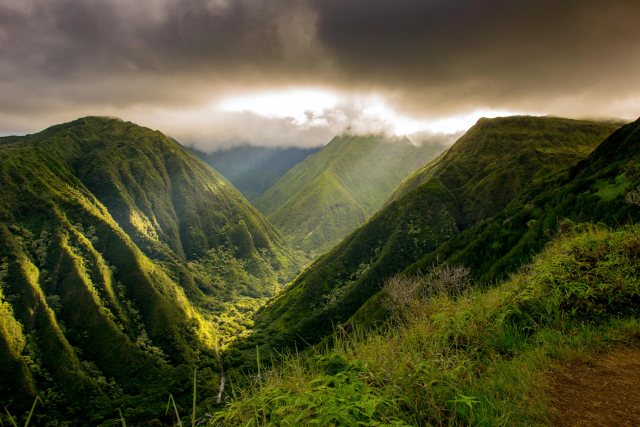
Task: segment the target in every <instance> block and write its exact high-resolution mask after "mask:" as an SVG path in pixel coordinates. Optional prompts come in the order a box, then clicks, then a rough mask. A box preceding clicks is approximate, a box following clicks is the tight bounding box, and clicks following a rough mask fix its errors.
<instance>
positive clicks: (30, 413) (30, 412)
mask: <svg viewBox="0 0 640 427" xmlns="http://www.w3.org/2000/svg"><path fill="white" fill-rule="evenodd" d="M38 400H39V401H40V403H41V404H42V406H44V403H43V402H42V400H41V399H40V396H36V398H35V400H34V401H33V406H32V407H31V411H29V416H28V417H27V422H26V423H25V424H24V427H29V422H31V416H32V415H33V411H34V410H35V409H36V403H38Z"/></svg>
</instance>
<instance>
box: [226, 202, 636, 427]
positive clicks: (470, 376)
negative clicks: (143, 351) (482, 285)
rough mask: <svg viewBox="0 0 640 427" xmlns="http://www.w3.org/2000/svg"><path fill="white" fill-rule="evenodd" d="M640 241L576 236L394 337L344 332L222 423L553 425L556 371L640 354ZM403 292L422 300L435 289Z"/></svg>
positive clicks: (418, 308)
mask: <svg viewBox="0 0 640 427" xmlns="http://www.w3.org/2000/svg"><path fill="white" fill-rule="evenodd" d="M636 209H640V207H638V206H636ZM639 236H640V227H639V226H638V225H628V226H624V227H621V228H619V229H610V228H608V227H604V226H593V225H585V224H583V225H580V226H577V227H573V226H568V227H566V228H565V231H564V233H563V234H562V235H558V237H557V238H556V239H554V240H553V241H551V242H550V243H549V244H548V245H547V246H546V248H545V250H544V251H543V252H542V254H541V255H540V256H537V257H535V259H533V260H532V261H531V263H530V264H528V265H527V269H526V270H523V271H522V272H521V273H519V274H516V275H514V276H512V277H510V278H509V279H508V280H507V281H506V282H504V283H503V284H501V285H500V286H498V287H495V288H492V289H490V290H488V291H481V290H480V289H479V288H478V287H474V286H471V287H466V288H457V289H456V290H455V291H451V292H448V293H446V292H438V293H433V292H432V293H430V295H431V297H430V298H428V299H419V298H416V299H414V300H413V301H412V304H410V305H408V306H407V307H406V310H405V311H404V314H405V316H404V317H402V319H403V320H402V321H400V322H399V323H395V324H393V325H392V326H390V327H387V328H382V329H379V330H377V331H374V332H372V331H367V332H366V333H363V331H362V330H355V331H353V330H352V331H348V332H340V331H339V332H338V333H337V334H336V337H335V338H334V339H333V343H332V346H330V347H329V346H327V347H323V348H315V349H314V351H313V352H311V351H309V352H307V353H306V354H301V355H300V356H298V355H290V356H285V357H282V358H281V359H280V361H279V363H277V364H276V365H275V366H274V367H270V368H269V369H270V370H269V375H268V376H267V375H263V376H262V377H261V378H260V380H259V382H258V383H257V384H256V385H254V387H252V388H249V389H248V390H238V389H236V390H234V394H233V399H230V400H231V401H230V403H229V404H228V406H227V408H226V410H225V411H221V412H219V413H218V414H217V416H218V418H219V419H220V420H224V421H225V425H230V426H258V425H266V426H283V425H318V426H337V425H339V426H343V425H344V426H347V425H375V426H424V427H426V426H438V427H444V426H467V425H472V426H486V427H493V426H514V427H515V426H528V425H552V424H553V418H554V412H553V411H552V405H553V403H554V391H553V378H552V376H551V375H550V374H552V373H553V371H557V370H560V369H562V368H563V367H566V366H567V365H570V364H571V363H572V362H575V361H576V360H579V361H581V362H590V361H593V360H595V359H597V357H598V352H601V351H606V350H611V349H612V348H616V347H621V346H625V345H631V346H633V345H636V346H637V342H638V341H637V339H638V338H637V337H638V334H639V333H640V319H639V317H638V304H639V303H640V298H639V296H638V295H639V294H640V258H639V255H640V252H638V247H640V239H639ZM392 281H393V280H392ZM403 283H404V285H403V286H404V288H406V289H407V290H410V289H416V290H417V291H418V292H417V293H418V294H420V293H423V294H424V293H425V291H427V290H428V289H430V286H432V285H433V282H430V281H429V279H428V277H426V276H425V277H422V278H415V279H411V280H405V281H404V282H403ZM263 369H264V367H263ZM600 379H601V378H600ZM630 391H631V390H629V392H630ZM575 410H581V411H582V410H584V407H579V408H578V407H576V408H575Z"/></svg>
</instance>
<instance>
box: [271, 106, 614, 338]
mask: <svg viewBox="0 0 640 427" xmlns="http://www.w3.org/2000/svg"><path fill="white" fill-rule="evenodd" d="M615 129H616V126H611V125H603V124H600V123H593V122H584V121H575V120H568V119H557V118H544V117H508V118H497V119H481V120H480V121H479V122H478V123H477V124H476V125H475V126H474V127H473V128H471V129H470V130H469V131H468V132H467V134H465V136H463V137H462V138H460V139H459V140H458V142H456V144H454V145H453V146H452V147H451V149H449V150H448V151H447V152H445V153H444V154H443V155H441V156H440V157H439V158H438V159H436V160H434V161H433V162H432V163H431V164H430V165H428V166H426V167H425V168H423V169H421V170H420V171H418V172H416V174H414V175H413V176H412V177H410V178H408V179H407V180H406V181H405V183H403V186H404V188H405V189H407V188H408V187H410V186H411V185H413V184H415V185H416V186H415V188H413V190H409V191H408V192H406V193H405V194H404V195H402V192H403V191H398V192H397V193H396V196H395V197H393V198H392V200H391V201H390V202H389V203H388V205H387V206H386V207H385V208H383V209H382V210H380V211H379V212H378V213H377V214H376V215H374V216H373V217H372V218H371V219H370V220H369V221H367V222H366V223H365V224H364V225H363V226H361V227H360V228H359V229H357V230H356V231H355V232H353V233H352V234H351V235H349V236H348V237H347V238H345V239H344V240H343V241H342V242H341V243H340V244H339V245H338V246H337V247H336V248H334V249H333V250H332V251H331V252H329V253H327V254H325V255H324V256H322V257H321V258H319V259H318V260H317V261H316V262H314V263H313V264H312V265H311V266H310V267H309V268H307V269H306V270H305V271H304V272H303V273H302V274H301V275H300V276H298V278H297V279H296V280H295V282H293V283H292V285H291V286H290V287H288V288H287V289H285V291H284V292H283V293H282V294H281V295H279V296H278V297H277V299H276V300H275V301H273V302H272V303H270V304H269V305H267V306H266V307H265V309H264V310H263V311H262V312H261V314H260V318H261V319H262V320H263V321H264V322H268V323H269V324H270V325H271V327H270V328H271V333H272V334H273V335H274V336H275V337H276V340H275V341H276V343H277V344H278V345H289V343H290V342H291V341H292V340H298V339H299V338H297V336H300V337H302V339H304V340H306V341H307V342H315V341H317V340H318V339H320V338H322V337H323V336H324V335H326V334H328V333H330V332H331V331H332V324H335V323H337V322H344V321H346V320H347V319H348V318H350V317H351V316H352V315H353V314H354V313H355V312H356V311H357V310H358V309H360V307H361V306H362V305H363V304H364V303H365V302H366V301H367V300H368V299H369V298H370V297H371V296H373V295H374V294H376V293H377V292H378V290H379V289H380V286H381V282H382V281H383V280H385V279H386V278H388V277H390V276H392V275H393V274H396V273H397V272H399V271H402V270H403V269H405V268H406V267H408V266H409V265H411V264H412V263H414V262H415V261H417V260H419V259H420V258H422V257H423V256H424V255H425V254H428V253H430V252H432V251H434V250H435V249H436V248H437V247H438V246H440V245H442V244H443V243H445V242H446V241H447V240H449V239H450V238H452V237H453V236H454V235H456V234H458V233H459V232H460V231H462V230H464V229H465V228H469V227H470V226H472V225H474V224H475V223H476V222H478V221H479V220H481V219H483V218H490V217H491V216H493V215H495V214H496V213H498V212H499V211H500V210H501V209H502V208H503V207H504V206H505V205H506V204H507V203H508V202H509V201H510V200H511V199H513V197H515V196H516V195H517V194H518V191H520V189H521V188H522V187H523V186H524V185H526V183H527V182H529V181H531V180H532V178H533V177H534V175H535V176H543V175H545V174H548V173H551V172H552V171H556V170H559V169H562V168H565V167H568V166H570V165H571V164H575V163H576V162H577V161H579V160H580V159H582V158H584V157H586V156H587V155H588V153H589V152H590V151H591V150H593V148H595V147H596V146H597V145H598V143H600V142H601V141H602V140H603V139H604V138H606V137H607V136H608V135H609V134H610V133H611V132H613V131H614V130H615ZM529 132H530V133H531V137H530V138H528V137H527V134H528V133H529ZM425 170H427V171H428V172H425ZM536 172H537V174H536ZM424 176H429V178H426V181H424V182H423V183H421V184H420V179H421V178H420V177H424ZM412 183H413V184H412ZM300 344H301V345H303V342H302V341H301V342H300Z"/></svg>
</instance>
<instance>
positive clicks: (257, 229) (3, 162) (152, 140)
mask: <svg viewBox="0 0 640 427" xmlns="http://www.w3.org/2000/svg"><path fill="white" fill-rule="evenodd" d="M0 185H1V187H2V193H1V197H0V360H1V361H2V363H0V407H5V406H7V405H10V408H11V411H12V412H13V414H18V415H21V414H22V413H24V412H25V411H27V409H28V406H30V404H31V402H33V398H34V396H35V395H36V394H38V395H39V396H40V397H41V398H42V400H43V401H44V403H45V405H46V408H47V410H46V411H45V412H43V413H38V414H37V415H34V417H36V421H35V422H33V420H32V422H31V425H39V426H45V425H46V426H58V425H68V426H76V425H77V426H81V425H87V426H96V425H101V424H102V423H103V422H104V423H105V425H110V422H109V421H107V420H108V419H109V418H112V417H113V416H114V411H116V408H118V407H121V408H122V410H123V413H124V416H125V418H126V419H127V420H128V421H129V422H131V423H139V422H142V421H145V422H146V421H148V420H150V419H151V418H154V417H157V416H158V415H159V414H161V413H162V405H163V402H164V401H166V398H167V396H168V393H169V392H172V393H173V394H174V395H175V396H176V400H177V401H178V403H179V404H180V405H184V406H188V402H189V396H188V395H187V394H186V393H185V392H187V389H188V387H189V378H190V376H191V375H190V373H191V372H192V367H194V366H197V367H199V372H200V375H199V377H198V378H199V379H198V382H199V395H200V398H201V400H202V401H203V402H205V403H206V400H205V398H208V399H209V402H211V401H212V399H215V392H216V391H217V389H218V386H219V374H220V368H221V360H220V357H219V355H218V352H217V349H218V347H219V346H220V345H221V344H223V343H224V342H225V341H226V340H227V339H229V337H231V336H232V335H234V334H236V333H237V332H238V331H239V330H241V329H243V328H244V326H242V323H244V322H245V320H247V322H248V323H247V324H248V325H249V326H251V325H252V323H251V322H250V321H249V320H248V317H249V315H250V314H251V313H252V312H253V311H255V309H257V307H258V306H259V305H260V301H262V299H263V298H265V297H269V296H272V295H274V294H275V292H277V291H278V290H279V288H281V287H282V286H283V285H284V284H285V283H286V282H287V281H288V280H290V278H292V277H294V275H295V274H296V272H297V270H298V260H297V258H296V256H295V254H294V253H293V251H292V250H291V249H290V247H289V246H288V244H287V243H286V241H285V240H284V239H283V238H282V236H281V235H280V233H279V232H278V231H277V229H275V228H274V227H273V226H272V225H271V224H269V222H268V221H267V220H266V219H265V218H264V217H263V216H262V215H261V214H260V213H259V212H258V211H257V210H256V209H254V208H253V207H252V206H250V205H249V204H248V203H247V202H246V201H245V200H244V199H243V198H242V196H241V195H239V194H238V193H237V192H236V191H235V190H234V189H233V187H231V186H230V185H228V184H227V183H226V180H224V179H223V178H222V177H221V176H220V175H218V174H217V173H216V172H215V171H214V170H213V169H211V168H210V167H209V166H207V165H206V164H204V163H203V162H202V161H201V160H199V159H198V158H197V157H196V156H195V155H193V154H192V153H190V152H189V151H187V150H185V149H184V148H183V147H181V146H180V145H179V144H176V143H175V142H174V141H172V140H170V139H168V138H166V137H165V136H164V135H162V134H161V133H160V132H157V131H151V130H149V129H146V128H142V127H139V126H136V125H134V124H131V123H129V122H123V121H121V120H117V119H108V118H100V117H86V118H83V119H79V120H76V121H73V122H70V123H66V124H62V125H58V126H53V127H51V128H49V129H46V130H44V131H42V132H40V133H37V134H33V135H27V136H24V137H7V138H0ZM22 423H24V420H22Z"/></svg>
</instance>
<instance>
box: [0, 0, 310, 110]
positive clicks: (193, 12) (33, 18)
mask: <svg viewBox="0 0 640 427" xmlns="http://www.w3.org/2000/svg"><path fill="white" fill-rule="evenodd" d="M297 3H298V2H296V1H294V0H278V1H274V2H263V1H259V0H229V1H224V0H222V1H202V0H181V1H178V0H173V1H172V0H165V1H162V0H158V1H151V0H147V1H140V2H129V1H123V0H112V1H76V0H47V1H24V2H22V1H14V2H11V1H9V2H6V3H3V4H0V53H1V56H0V77H2V86H3V91H5V93H8V94H10V95H13V96H10V97H3V100H0V103H2V104H4V105H2V106H4V107H8V104H13V108H20V105H21V104H22V103H26V108H27V109H28V108H30V107H32V105H31V104H33V102H30V100H33V98H35V97H36V94H38V95H40V97H42V95H44V96H45V97H50V98H55V97H58V96H63V97H67V98H68V99H71V100H72V101H76V102H89V103H91V102H101V101H104V102H111V103H122V104H127V103H130V102H157V101H161V100H162V99H171V98H173V97H175V98H177V99H178V100H183V99H190V98H193V97H195V98H197V97H198V96H199V95H200V94H199V93H198V92H199V91H198V89H197V87H201V86H202V85H203V83H204V84H206V83H209V84H214V83H215V84H218V85H219V84H221V83H224V84H225V85H228V84H229V83H235V84H237V85H242V84H243V82H244V81H245V80H246V81H248V83H254V84H255V83H256V82H260V83H262V84H265V82H266V81H268V80H272V79H273V80H274V81H276V82H279V83H286V82H288V80H289V79H290V77H291V76H290V72H289V71H290V70H295V69H296V68H297V66H296V64H294V60H293V59H292V58H294V59H296V60H301V59H302V58H304V60H305V62H306V63H307V64H310V63H312V62H313V59H314V57H317V55H315V51H314V49H313V46H312V43H313V40H312V39H310V38H308V37H305V36H302V37H300V36H298V34H297V33H299V32H301V31H303V29H302V28H298V27H297V25H298V23H304V21H305V19H306V18H305V17H306V16H309V12H308V11H307V10H306V9H305V7H306V6H305V5H304V4H297ZM308 29H309V28H307V30H308ZM34 89H37V90H34ZM16 101H18V104H19V105H16V104H15V102H16ZM0 105H1V104H0Z"/></svg>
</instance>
